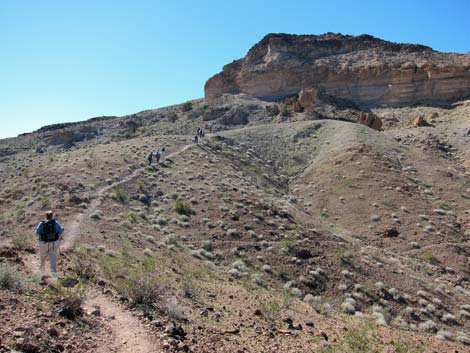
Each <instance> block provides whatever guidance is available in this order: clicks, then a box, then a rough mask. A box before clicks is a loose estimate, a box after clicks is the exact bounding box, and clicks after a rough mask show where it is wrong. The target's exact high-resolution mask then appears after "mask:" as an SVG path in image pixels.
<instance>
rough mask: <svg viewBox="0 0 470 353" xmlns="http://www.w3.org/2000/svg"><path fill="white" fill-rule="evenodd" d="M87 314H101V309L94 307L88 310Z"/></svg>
mask: <svg viewBox="0 0 470 353" xmlns="http://www.w3.org/2000/svg"><path fill="white" fill-rule="evenodd" d="M89 315H93V316H101V310H100V309H98V308H95V309H93V310H92V311H90V313H89Z"/></svg>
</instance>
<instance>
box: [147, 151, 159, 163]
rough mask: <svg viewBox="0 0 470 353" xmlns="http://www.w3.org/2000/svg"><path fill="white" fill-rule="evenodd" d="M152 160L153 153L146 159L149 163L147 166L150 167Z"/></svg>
mask: <svg viewBox="0 0 470 353" xmlns="http://www.w3.org/2000/svg"><path fill="white" fill-rule="evenodd" d="M152 159H153V153H150V154H149V155H148V157H147V160H148V161H149V165H152ZM157 163H158V162H157Z"/></svg>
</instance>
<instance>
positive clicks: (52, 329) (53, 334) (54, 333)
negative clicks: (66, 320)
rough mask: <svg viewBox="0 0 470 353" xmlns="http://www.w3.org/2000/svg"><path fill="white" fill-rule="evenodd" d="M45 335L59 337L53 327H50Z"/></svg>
mask: <svg viewBox="0 0 470 353" xmlns="http://www.w3.org/2000/svg"><path fill="white" fill-rule="evenodd" d="M47 333H48V334H49V335H50V336H51V337H59V331H58V330H57V329H56V328H55V327H50V328H49V329H48V330H47Z"/></svg>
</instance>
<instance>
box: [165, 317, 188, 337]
mask: <svg viewBox="0 0 470 353" xmlns="http://www.w3.org/2000/svg"><path fill="white" fill-rule="evenodd" d="M165 333H166V334H168V335H169V336H171V337H174V338H177V339H183V338H184V337H185V336H186V332H184V330H183V327H181V325H179V324H177V323H175V322H173V321H172V322H171V323H169V324H168V325H167V326H166V327H165Z"/></svg>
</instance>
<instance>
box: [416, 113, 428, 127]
mask: <svg viewBox="0 0 470 353" xmlns="http://www.w3.org/2000/svg"><path fill="white" fill-rule="evenodd" d="M413 125H414V126H416V127H420V126H428V125H429V124H428V122H427V121H426V119H424V116H422V115H420V116H418V117H417V118H416V119H415V120H414V121H413Z"/></svg>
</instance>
